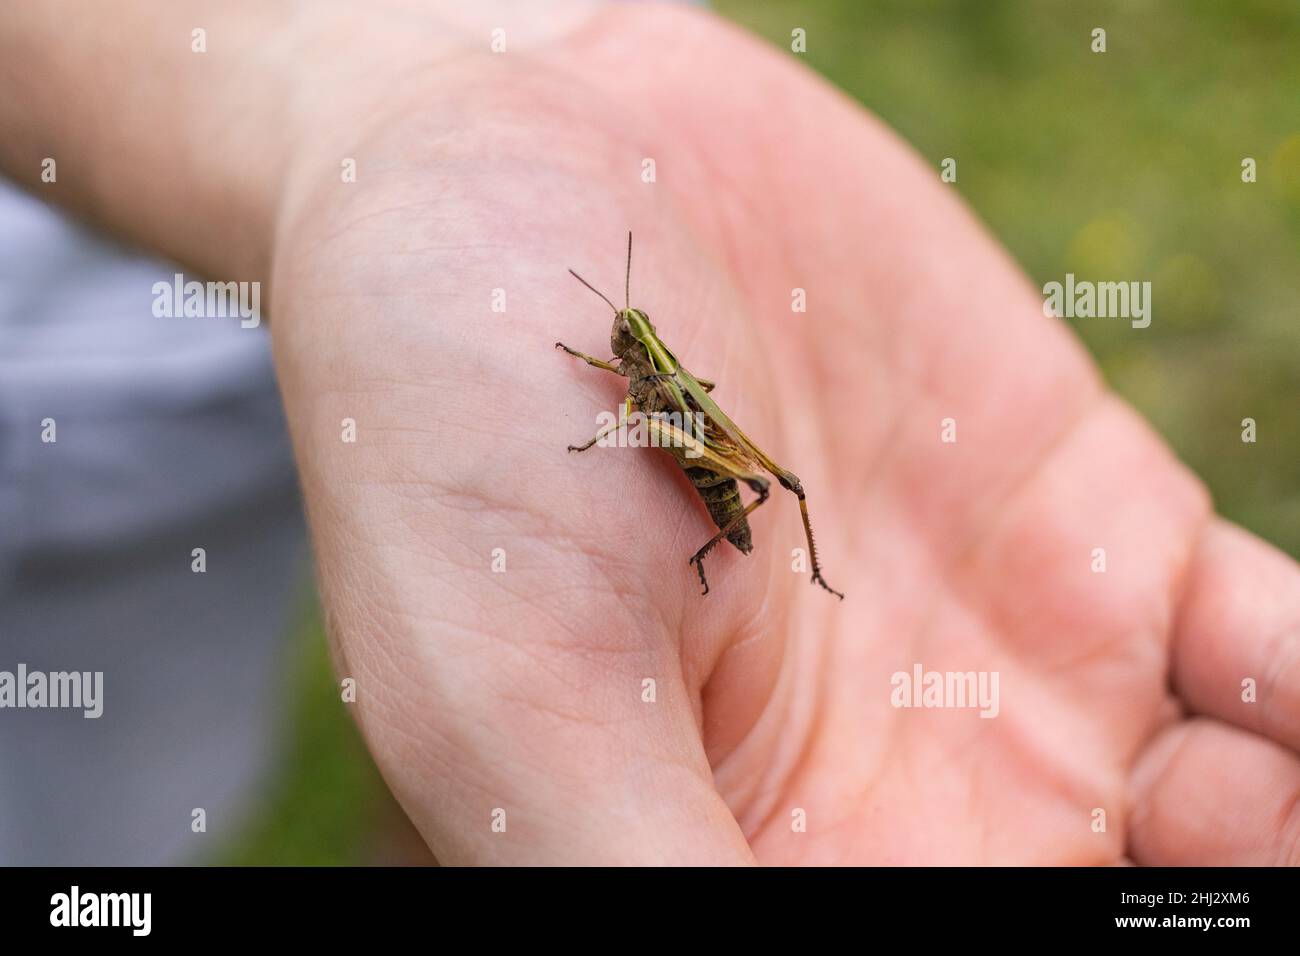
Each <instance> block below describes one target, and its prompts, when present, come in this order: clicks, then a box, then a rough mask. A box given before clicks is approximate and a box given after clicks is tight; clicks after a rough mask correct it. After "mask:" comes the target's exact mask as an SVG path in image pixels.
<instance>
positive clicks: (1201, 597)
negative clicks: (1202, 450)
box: [1173, 521, 1300, 751]
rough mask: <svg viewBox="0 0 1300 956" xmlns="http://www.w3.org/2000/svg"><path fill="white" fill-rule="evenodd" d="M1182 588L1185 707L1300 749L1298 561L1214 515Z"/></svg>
mask: <svg viewBox="0 0 1300 956" xmlns="http://www.w3.org/2000/svg"><path fill="white" fill-rule="evenodd" d="M1184 593H1185V594H1186V597H1185V598H1184V603H1183V606H1182V608H1181V610H1180V614H1179V620H1178V624H1177V627H1176V630H1175V633H1174V645H1173V679H1174V686H1175V689H1176V691H1177V692H1178V694H1179V696H1181V697H1182V699H1183V701H1184V702H1185V703H1186V705H1187V707H1188V708H1189V709H1190V710H1192V711H1194V712H1195V713H1198V714H1205V715H1207V716H1211V717H1217V718H1219V719H1220V720H1224V721H1227V722H1228V723H1230V724H1234V725H1236V726H1237V727H1242V728H1244V729H1246V730H1253V731H1255V732H1256V733H1259V734H1262V735H1264V736H1266V737H1268V738H1269V739H1271V740H1275V741H1277V742H1278V743H1280V744H1284V745H1286V746H1287V747H1290V748H1291V749H1292V750H1297V751H1300V566H1297V565H1296V563H1295V562H1294V561H1292V560H1291V559H1290V558H1288V557H1287V556H1286V555H1284V554H1282V553H1281V552H1280V551H1277V550H1276V549H1274V548H1272V547H1270V546H1269V545H1268V544H1266V543H1265V542H1263V541H1261V540H1260V539H1259V538H1256V537H1255V536H1253V535H1251V534H1248V533H1247V532H1245V531H1243V530H1241V529H1240V528H1237V527H1236V526H1234V525H1231V524H1229V523H1228V522H1226V521H1216V522H1214V523H1213V524H1211V525H1210V526H1208V528H1207V530H1206V531H1205V533H1204V534H1203V536H1202V537H1201V540H1200V543H1199V545H1198V546H1197V549H1196V552H1195V555H1194V556H1193V559H1192V564H1191V567H1190V570H1189V573H1188V577H1187V581H1186V584H1185V586H1184Z"/></svg>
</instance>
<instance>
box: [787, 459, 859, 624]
mask: <svg viewBox="0 0 1300 956" xmlns="http://www.w3.org/2000/svg"><path fill="white" fill-rule="evenodd" d="M773 474H775V475H776V480H777V481H779V482H780V483H781V487H782V488H785V489H786V490H787V491H793V492H794V493H795V496H796V497H798V499H799V515H800V517H802V518H803V533H804V537H805V538H807V539H808V556H809V558H811V559H812V579H813V581H814V582H815V583H817V584H820V585H821V586H822V587H824V588H825V589H826V590H827V591H830V592H831V594H834V595H835V596H836V597H837V598H839V599H840V600H841V601H843V600H844V595H843V594H841V593H840V592H839V591H837V590H835V589H834V588H833V587H831V586H830V585H829V584H827V583H826V579H825V578H824V577H822V565H821V562H820V561H818V560H817V544H816V542H814V541H813V530H812V522H811V521H809V520H808V499H807V497H806V496H805V495H804V493H803V485H801V484H799V478H798V476H796V475H795V474H794V472H791V471H785V470H784V469H781V470H778V471H776V472H773Z"/></svg>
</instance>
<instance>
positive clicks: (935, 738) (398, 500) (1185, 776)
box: [274, 7, 1300, 863]
mask: <svg viewBox="0 0 1300 956" xmlns="http://www.w3.org/2000/svg"><path fill="white" fill-rule="evenodd" d="M514 35H515V37H517V38H519V39H518V40H517V42H516V47H515V48H513V52H508V53H506V54H505V55H500V54H492V53H490V52H487V51H486V50H484V51H483V52H482V53H474V54H466V55H457V56H452V55H451V54H452V53H454V52H457V50H456V49H455V48H454V45H453V48H452V49H449V51H448V56H446V57H444V58H442V59H441V61H440V62H438V63H437V64H436V65H433V66H428V65H427V64H425V59H427V57H424V58H423V59H422V54H419V53H417V52H416V51H414V50H413V51H411V52H409V53H403V52H402V51H403V50H404V49H406V48H404V47H402V46H401V45H400V44H394V45H393V46H392V47H391V48H390V49H391V52H390V55H389V56H388V58H387V59H388V65H389V66H391V70H389V71H387V72H385V73H383V74H380V75H369V74H368V75H367V80H368V81H369V82H370V83H371V84H372V86H373V88H374V92H373V96H372V97H370V98H367V96H366V95H364V92H363V93H360V94H358V93H356V92H355V88H356V83H355V82H353V84H352V86H351V87H350V89H352V90H353V92H352V93H351V94H350V98H349V107H348V108H349V109H350V110H352V113H351V114H349V115H350V116H351V118H352V119H353V120H355V121H356V122H355V123H354V124H353V125H351V126H349V127H348V129H349V133H348V135H349V136H351V137H352V139H351V140H350V141H348V142H347V143H346V145H345V146H344V145H340V143H336V142H332V141H331V142H329V145H328V147H327V146H326V145H324V144H322V147H321V149H320V151H319V152H318V154H317V155H315V156H314V157H313V159H314V160H319V162H317V163H315V165H314V166H313V164H312V163H310V162H308V163H304V164H303V165H302V166H300V167H299V169H298V173H299V174H300V179H299V182H300V183H303V184H304V185H302V186H301V188H300V189H299V190H298V191H297V192H296V193H295V194H294V196H293V198H292V200H291V201H290V202H289V203H288V204H287V207H286V217H287V218H286V225H285V228H284V229H282V230H281V233H280V237H279V255H278V257H277V269H276V275H275V283H274V296H275V298H274V311H275V329H274V331H275V336H276V350H277V362H278V364H279V366H280V368H281V374H282V377H283V378H284V381H285V383H286V385H285V394H286V399H287V402H288V407H289V414H290V422H291V427H292V431H293V434H294V439H295V444H296V447H297V452H298V456H299V460H300V464H301V467H302V472H303V480H304V485H305V488H306V492H307V501H308V507H309V511H310V516H311V520H312V525H313V529H314V533H315V538H316V547H317V555H318V562H319V567H320V576H321V581H322V586H323V593H324V598H325V602H326V609H327V613H328V618H329V624H330V631H331V635H332V638H333V640H334V644H335V652H336V658H337V661H338V665H339V668H340V672H341V674H343V675H344V676H350V677H354V678H356V680H357V682H358V704H357V713H358V718H359V720H360V723H361V725H362V728H363V731H364V733H365V735H366V738H367V740H368V742H369V744H370V746H371V748H372V750H373V751H374V753H375V755H376V759H377V761H378V763H379V765H380V767H381V769H382V770H383V772H384V774H385V777H386V778H387V780H388V782H389V784H390V785H391V786H392V788H393V790H394V792H395V794H396V795H397V796H398V798H399V799H400V800H401V802H402V804H403V806H404V807H405V808H406V810H407V812H408V813H409V814H410V815H411V817H412V819H413V820H414V821H415V823H416V824H417V826H418V827H419V828H420V830H421V832H422V833H423V834H424V836H425V837H426V839H427V840H428V841H429V843H430V845H431V847H432V848H433V849H434V851H435V853H436V854H437V855H438V856H439V858H440V859H443V860H445V861H448V862H611V861H612V862H732V861H735V862H743V861H745V860H748V859H751V858H757V859H758V860H759V861H760V862H773V863H1015V862H1022V863H1025V862H1029V863H1058V862H1060V863H1109V862H1119V861H1121V860H1124V859H1126V858H1127V859H1133V860H1136V861H1137V862H1150V863H1191V862H1206V863H1218V862H1222V863H1229V862H1262V863H1273V862H1285V861H1287V860H1288V858H1289V859H1290V860H1291V861H1294V859H1295V856H1296V854H1297V852H1298V851H1297V846H1298V845H1300V844H1298V842H1297V833H1298V832H1300V816H1297V815H1296V814H1295V813H1294V812H1292V813H1291V814H1290V815H1289V816H1288V811H1287V808H1288V807H1290V808H1291V809H1292V811H1294V808H1295V807H1296V806H1300V802H1297V799H1296V798H1297V795H1298V794H1300V761H1297V758H1296V756H1295V753H1294V752H1293V750H1294V748H1296V747H1298V746H1300V690H1297V681H1296V677H1297V676H1298V675H1300V670H1298V669H1297V662H1300V654H1297V646H1298V645H1300V637H1298V632H1297V627H1300V598H1298V597H1297V591H1298V581H1300V576H1297V573H1296V569H1295V567H1294V566H1293V564H1292V563H1291V562H1290V561H1289V559H1287V558H1285V557H1284V556H1282V555H1279V554H1278V553H1276V552H1274V551H1272V550H1270V549H1269V548H1268V547H1267V546H1265V545H1263V544H1262V543H1260V542H1258V541H1256V540H1254V539H1252V538H1250V537H1249V536H1248V535H1246V534H1244V533H1242V532H1239V531H1237V530H1235V529H1232V528H1230V527H1228V526H1226V525H1224V524H1222V523H1221V522H1218V521H1217V520H1216V519H1214V518H1213V517H1212V515H1211V512H1210V507H1209V502H1208V499H1207V496H1206V493H1205V491H1204V490H1203V489H1202V487H1201V486H1200V485H1199V483H1198V482H1197V481H1196V479H1195V478H1194V477H1193V476H1192V475H1190V474H1189V473H1188V472H1187V471H1186V470H1185V469H1184V468H1183V467H1182V466H1181V465H1179V463H1178V462H1177V461H1176V460H1175V459H1174V458H1173V457H1172V455H1171V454H1170V453H1169V452H1168V450H1167V449H1166V448H1164V447H1163V446H1162V445H1161V443H1160V442H1159V440H1158V439H1157V438H1156V437H1155V436H1154V435H1153V434H1152V433H1151V431H1150V430H1149V429H1148V428H1147V426H1146V425H1145V424H1144V423H1143V422H1142V421H1141V420H1140V419H1139V418H1138V417H1137V416H1136V415H1135V414H1134V413H1133V412H1132V411H1131V410H1129V409H1128V408H1127V407H1126V406H1125V405H1124V404H1123V403H1122V402H1120V401H1119V400H1118V399H1116V398H1115V397H1114V396H1113V395H1112V394H1110V393H1109V392H1108V391H1107V390H1106V389H1105V387H1104V385H1103V384H1102V383H1101V382H1100V381H1099V378H1098V376H1097V374H1096V371H1095V370H1094V368H1093V367H1092V365H1091V363H1090V361H1089V359H1088V357H1087V356H1086V354H1085V353H1084V352H1083V350H1082V349H1081V348H1080V347H1079V345H1078V344H1077V343H1076V342H1075V341H1074V339H1073V337H1072V335H1071V333H1070V332H1069V330H1068V329H1067V328H1066V327H1065V326H1064V324H1063V323H1061V322H1058V321H1056V320H1051V319H1047V318H1044V316H1043V315H1042V310H1041V300H1040V299H1039V298H1038V297H1037V296H1036V295H1035V294H1034V291H1033V289H1032V288H1031V287H1029V285H1028V284H1027V282H1026V281H1025V280H1024V278H1023V277H1022V276H1021V275H1020V274H1019V273H1018V272H1017V271H1016V269H1015V267H1014V265H1013V264H1012V263H1011V262H1010V261H1009V259H1008V258H1007V256H1006V254H1005V253H1004V252H1003V251H1002V250H1001V249H1000V248H999V247H998V246H997V245H996V244H995V243H994V242H993V241H992V240H991V239H990V238H989V237H988V236H987V235H986V234H985V233H984V232H983V231H982V230H981V228H980V227H979V226H978V225H977V224H976V223H975V222H974V220H973V219H972V217H971V216H970V214H969V213H968V212H967V211H966V210H965V209H964V207H963V206H962V205H961V204H960V202H959V201H958V200H957V199H956V198H955V197H954V196H953V195H952V194H951V193H950V192H948V190H950V189H952V188H953V187H950V186H945V185H943V184H942V183H941V182H940V181H939V177H938V175H937V173H936V172H935V171H933V170H931V169H929V168H927V167H925V166H924V165H922V164H921V163H920V162H919V161H918V159H917V158H916V157H915V156H914V155H912V154H911V153H910V152H909V151H908V150H907V149H906V148H905V147H904V146H903V145H902V144H900V143H899V142H898V141H896V140H895V139H894V138H893V137H892V135H891V134H890V133H889V132H888V131H887V130H885V129H883V128H882V127H880V126H879V125H878V124H876V123H875V122H873V121H872V120H871V119H870V118H869V117H867V116H866V115H864V114H863V113H862V112H861V111H860V110H858V109H857V108H856V107H855V106H853V105H852V104H850V103H848V102H847V101H846V100H844V99H843V98H841V97H839V96H837V95H836V94H835V93H834V92H832V91H831V90H829V89H828V88H827V87H826V86H825V85H824V84H823V83H821V82H820V81H818V80H817V79H815V78H814V77H812V76H811V75H810V74H808V73H807V72H806V71H805V70H803V69H801V68H800V67H799V66H797V65H795V64H792V63H790V62H788V60H787V58H785V57H782V56H781V55H779V54H778V53H776V52H773V51H769V50H766V49H763V48H761V47H759V46H757V45H756V44H754V43H752V42H751V41H749V40H747V39H745V38H743V37H742V36H740V35H738V34H736V33H733V32H732V31H730V30H729V29H727V28H724V27H722V26H720V25H718V24H716V23H715V22H713V21H712V20H709V19H707V18H705V17H703V16H702V15H699V14H695V13H690V12H685V11H673V10H663V9H644V8H640V7H638V8H635V9H632V8H629V9H612V10H603V11H602V12H599V13H596V14H595V15H592V16H590V17H589V18H588V17H587V15H586V14H585V13H581V14H575V19H574V21H573V23H572V24H570V25H569V26H568V27H567V28H566V29H564V30H563V31H561V32H560V33H559V34H558V35H550V36H546V37H540V36H539V37H537V38H535V39H533V40H530V39H529V32H528V29H527V27H526V26H522V25H521V26H520V28H519V29H518V30H517V31H516V32H515V34H514ZM352 80H354V81H355V77H353V78H352ZM395 86H396V88H398V89H400V90H401V91H402V95H400V96H394V95H393V89H394V88H395ZM362 88H363V90H364V86H363V87H362ZM344 125H346V124H344ZM340 135H342V134H340ZM336 146H337V147H338V148H339V149H342V150H344V152H343V155H347V156H353V157H355V158H356V160H357V168H358V178H357V182H356V183H338V182H332V181H331V173H330V170H331V169H337V168H338V167H337V164H338V159H337V157H336V156H335V153H333V152H330V150H331V149H333V148H334V147H336ZM648 161H649V162H648ZM651 173H653V176H651ZM313 177H318V180H314V179H313ZM648 180H650V181H648ZM1062 188H1068V184H1062ZM629 229H630V230H632V231H633V232H634V233H635V236H636V250H635V253H634V257H633V263H632V281H631V298H632V304H633V305H635V306H637V307H639V308H641V309H644V310H645V311H646V312H648V313H649V315H650V316H651V318H652V319H653V320H654V322H655V324H656V325H657V327H658V330H659V333H660V335H661V336H663V338H664V339H665V340H666V341H667V342H668V343H669V345H670V346H671V347H672V348H673V349H674V351H675V352H676V353H677V355H678V356H679V357H680V358H681V359H682V361H683V362H684V364H685V365H686V366H687V367H689V368H690V369H691V370H692V371H693V372H694V373H695V374H696V375H698V376H700V377H705V378H709V379H712V380H714V381H716V382H717V383H718V386H717V388H716V390H715V391H714V392H713V396H714V398H715V399H717V401H718V402H719V404H720V405H721V406H722V407H723V408H724V409H726V410H727V411H728V413H729V414H731V416H732V417H733V418H734V419H735V420H736V421H737V422H738V423H739V424H740V425H741V427H742V428H744V429H745V431H746V432H747V433H748V435H749V436H750V437H751V438H753V439H754V440H755V441H756V442H757V443H758V444H759V445H760V446H762V447H763V448H764V449H765V450H766V451H767V452H768V453H769V454H770V455H772V457H773V458H775V460H776V461H778V462H780V463H781V464H782V465H783V466H785V467H786V468H789V469H791V470H792V471H794V472H795V473H797V474H798V476H799V477H800V478H801V479H802V482H803V486H804V488H805V489H806V490H807V492H808V502H809V510H810V514H811V517H812V523H813V527H814V529H815V531H816V532H817V541H818V546H819V551H820V553H821V557H822V561H823V564H824V566H825V574H826V577H827V580H828V581H829V583H830V584H831V585H832V586H833V587H835V588H837V589H839V590H842V591H844V592H845V593H846V595H847V598H846V600H845V601H843V602H842V603H841V602H840V601H838V600H836V599H835V598H833V597H832V596H831V595H828V594H827V593H825V592H824V591H822V590H821V589H819V588H816V587H811V586H809V578H808V574H807V573H806V570H799V561H798V558H799V555H798V554H797V553H795V552H794V549H797V548H801V547H803V535H802V529H801V526H800V523H799V518H798V508H797V506H796V502H795V499H794V498H793V496H791V495H789V494H788V493H786V492H784V491H782V490H781V489H779V488H778V487H776V486H775V485H774V488H773V496H772V498H771V499H770V500H769V501H768V503H767V504H765V505H764V506H763V507H762V508H760V509H759V510H758V511H757V512H755V514H754V515H753V516H752V518H751V525H752V527H753V532H754V539H755V548H754V551H753V553H752V554H750V555H748V556H743V555H741V554H740V553H739V552H737V551H735V550H734V549H731V548H730V547H729V546H725V545H724V546H723V547H720V548H718V549H716V550H715V551H714V552H713V553H712V554H711V556H710V559H709V563H708V571H709V581H710V585H711V588H712V591H711V593H710V594H709V595H708V596H707V597H703V596H701V594H700V593H699V586H698V581H697V578H696V575H695V572H694V570H693V569H692V568H690V567H689V566H688V564H687V559H688V558H689V557H690V555H691V554H692V553H694V551H695V550H696V548H698V547H699V545H701V544H702V543H703V542H704V541H705V540H706V539H707V538H708V537H709V536H710V535H711V534H712V533H713V527H712V525H711V524H710V522H709V519H708V516H707V514H706V513H705V511H704V509H703V507H702V505H701V504H700V502H699V500H698V498H697V497H696V496H695V494H694V492H693V490H692V488H691V486H690V484H689V483H688V482H687V481H686V480H685V478H684V477H683V476H682V475H681V473H680V471H679V470H678V469H677V468H676V466H675V465H674V463H673V462H672V460H671V459H670V458H669V457H668V456H667V455H666V454H665V453H663V452H661V451H657V450H650V449H642V448H601V447H596V448H592V449H591V450H589V451H586V452H583V453H582V454H580V455H574V454H568V453H566V451H565V448H566V446H567V445H569V444H580V443H581V442H582V441H585V440H586V439H587V438H589V437H591V436H592V435H593V434H594V433H595V431H596V429H597V418H596V416H597V413H598V412H600V411H606V412H608V411H612V410H613V409H615V408H616V406H617V403H618V401H619V400H620V399H621V397H622V394H623V392H624V390H625V389H626V386H627V382H626V380H624V379H620V378H619V377H617V376H615V375H612V374H610V373H609V372H605V371H600V370H597V369H594V368H590V367H588V366H586V365H583V364H582V363H581V362H579V361H577V360H576V359H572V358H570V357H568V356H565V355H563V354H562V353H558V352H556V351H555V350H554V349H553V348H552V345H553V343H554V342H555V341H556V340H563V341H564V342H566V343H567V344H569V345H571V346H573V347H575V348H578V349H581V350H583V351H585V352H589V353H591V354H593V355H597V356H599V357H602V358H608V357H609V352H608V348H609V344H608V342H609V327H610V319H611V316H610V312H609V309H608V307H607V306H606V305H604V304H603V303H602V302H600V300H598V299H597V298H596V297H595V296H593V295H591V294H590V293H589V292H588V291H587V290H585V289H583V288H582V287H581V286H580V285H578V284H577V283H576V282H574V281H573V280H572V279H570V278H569V277H568V275H567V274H566V271H565V270H566V269H567V268H569V267H573V268H575V269H576V270H577V271H579V272H581V273H582V274H583V275H584V277H585V278H587V279H588V280H590V281H591V282H592V283H593V284H594V285H595V286H596V287H597V288H600V289H601V290H602V291H604V292H605V293H606V294H607V295H609V296H610V297H611V298H614V299H616V300H621V298H622V293H623V290H622V284H623V252H624V247H623V242H624V237H625V235H626V233H627V231H628V230H629ZM797 290H802V297H803V298H806V311H796V310H795V309H793V308H792V303H795V302H796V301H797V300H798V299H799V298H800V297H801V294H800V292H799V291H797ZM494 303H495V304H496V305H497V306H498V307H500V306H502V305H504V311H494V309H493V305H494ZM1132 334H1141V333H1140V332H1139V331H1134V332H1133V333H1132ZM345 419H351V420H353V421H354V422H355V427H356V441H355V442H349V441H341V440H340V430H341V428H342V427H343V425H342V424H341V423H343V421H344V420H345ZM954 439H955V440H954ZM1102 562H1104V565H1103V564H1102ZM1103 567H1104V570H1103ZM917 665H919V666H920V667H921V668H923V669H924V670H925V671H927V672H929V671H936V672H961V673H965V672H975V673H985V674H996V675H997V679H998V687H999V698H998V707H997V713H996V716H992V717H990V718H988V719H985V718H982V717H981V716H980V715H979V712H978V710H977V709H973V708H965V709H962V708H937V709H927V708H899V707H895V706H894V705H893V703H892V702H891V692H892V691H893V687H892V685H891V679H892V678H893V675H895V674H896V673H897V672H905V673H907V674H911V673H912V672H913V668H914V667H916V666H917ZM1246 678H1254V679H1255V680H1256V681H1257V684H1258V689H1259V701H1258V702H1256V703H1245V702H1243V701H1242V698H1241V694H1242V681H1243V680H1244V679H1246ZM1193 715H1195V716H1193ZM1288 748H1291V749H1288Z"/></svg>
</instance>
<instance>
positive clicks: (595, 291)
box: [569, 269, 618, 312]
mask: <svg viewBox="0 0 1300 956" xmlns="http://www.w3.org/2000/svg"><path fill="white" fill-rule="evenodd" d="M569 275H571V276H573V277H574V278H575V279H577V280H578V281H579V282H581V283H582V284H583V285H585V286H586V287H587V288H588V289H590V290H591V291H592V292H594V293H596V295H598V296H600V297H601V298H602V299H604V300H605V304H606V305H608V306H609V307H610V308H611V309H613V310H614V311H615V312H617V311H618V306H616V305H615V304H614V303H613V302H610V301H609V299H608V298H606V296H605V293H603V292H601V291H600V290H599V289H597V288H596V287H595V286H594V285H592V284H591V283H590V282H588V281H587V280H586V279H584V278H583V277H582V276H580V275H578V273H576V272H574V271H573V270H572V269H570V270H569Z"/></svg>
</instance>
